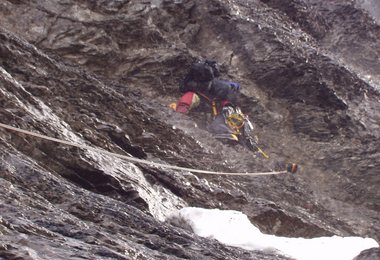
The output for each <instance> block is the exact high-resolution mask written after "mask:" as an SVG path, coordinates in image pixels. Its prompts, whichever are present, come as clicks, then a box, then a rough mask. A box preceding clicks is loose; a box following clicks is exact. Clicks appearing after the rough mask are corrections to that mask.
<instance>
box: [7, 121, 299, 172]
mask: <svg viewBox="0 0 380 260" xmlns="http://www.w3.org/2000/svg"><path fill="white" fill-rule="evenodd" d="M0 127H2V128H5V129H8V130H12V131H16V132H19V133H23V134H26V135H30V136H34V137H39V138H42V139H45V140H49V141H52V142H56V143H61V144H65V145H69V146H74V147H78V148H82V149H87V150H92V151H95V152H99V153H103V154H107V155H110V156H114V157H118V158H121V159H124V160H127V161H131V162H135V163H141V164H147V165H150V166H155V167H162V168H167V169H172V170H180V171H188V172H193V173H204V174H213V175H235V176H263V175H276V174H282V173H287V172H292V171H290V170H289V166H288V169H287V170H284V171H272V172H215V171H206V170H198V169H192V168H186V167H179V166H175V165H167V164H162V163H156V162H151V161H148V160H142V159H138V158H134V157H129V156H125V155H122V154H118V153H112V152H108V151H106V150H103V149H100V148H95V147H91V146H87V145H81V144H76V143H73V142H69V141H65V140H61V139H57V138H53V137H50V136H46V135H41V134H37V133H34V132H31V131H27V130H23V129H20V128H16V127H13V126H10V125H5V124H2V123H0ZM292 173H294V172H292Z"/></svg>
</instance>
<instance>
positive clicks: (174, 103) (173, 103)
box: [169, 102, 177, 111]
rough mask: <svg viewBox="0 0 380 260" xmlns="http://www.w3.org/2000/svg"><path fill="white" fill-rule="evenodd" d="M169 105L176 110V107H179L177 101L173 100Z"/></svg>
mask: <svg viewBox="0 0 380 260" xmlns="http://www.w3.org/2000/svg"><path fill="white" fill-rule="evenodd" d="M169 107H170V108H171V109H173V110H174V111H176V109H177V102H172V103H170V104H169Z"/></svg>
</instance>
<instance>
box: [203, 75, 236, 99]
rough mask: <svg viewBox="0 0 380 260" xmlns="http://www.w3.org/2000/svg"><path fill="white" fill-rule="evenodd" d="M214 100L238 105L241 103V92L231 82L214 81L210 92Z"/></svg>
mask: <svg viewBox="0 0 380 260" xmlns="http://www.w3.org/2000/svg"><path fill="white" fill-rule="evenodd" d="M209 93H210V95H211V96H212V98H216V99H220V100H228V101H230V102H231V103H232V104H233V105H237V104H238V101H239V96H240V91H239V89H238V88H236V87H235V86H234V85H233V84H231V82H228V81H224V80H220V79H214V80H213V81H212V84H211V88H210V91H209Z"/></svg>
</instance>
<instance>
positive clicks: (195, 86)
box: [179, 61, 216, 93]
mask: <svg viewBox="0 0 380 260" xmlns="http://www.w3.org/2000/svg"><path fill="white" fill-rule="evenodd" d="M212 66H213V64H212V63H211V64H209V62H207V61H205V62H196V63H193V64H192V66H191V68H190V70H189V73H188V74H187V75H186V77H185V80H184V81H183V83H182V85H181V86H180V89H179V90H180V92H182V93H184V92H187V91H193V92H202V93H207V92H208V91H209V88H210V86H211V81H212V80H213V79H214V77H215V76H214V69H213V67H212ZM215 66H216V65H215Z"/></svg>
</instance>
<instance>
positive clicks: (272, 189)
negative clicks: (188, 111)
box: [0, 0, 380, 259]
mask: <svg viewBox="0 0 380 260" xmlns="http://www.w3.org/2000/svg"><path fill="white" fill-rule="evenodd" d="M369 7H373V8H372V9H371V8H369ZM376 8H377V9H376ZM378 8H379V4H378V3H377V2H376V1H372V2H371V1H359V0H358V1H357V2H355V1H338V0H333V1H328V2H326V1H322V0H292V1H287V3H284V1H280V0H261V1H259V0H252V1H240V0H228V1H227V0H209V1H200V0H199V1H198V0H193V1H190V0H180V1H177V0H176V1H174V0H173V1H170V0H162V1H160V0H156V1H140V0H139V1H137V0H117V1H116V0H114V1H104V0H81V1H71V0H52V1H43V0H33V1H23V0H8V1H1V3H0V14H1V15H0V22H1V25H0V102H1V109H0V115H1V117H0V118H1V123H3V124H8V125H12V126H15V127H19V128H22V129H25V130H29V131H33V132H36V133H40V134H43V135H47V136H51V137H55V138H59V139H63V140H66V141H69V142H72V143H75V144H77V145H87V146H91V147H96V148H101V149H104V150H107V151H111V152H114V153H118V154H123V155H127V156H132V157H135V158H140V159H149V160H151V161H154V162H159V163H165V164H171V165H179V166H185V167H192V168H196V169H208V170H215V171H239V172H241V171H249V172H253V171H267V170H272V169H274V170H276V169H282V168H281V167H283V166H284V164H285V163H286V162H296V163H298V164H300V165H301V170H300V172H299V174H296V175H278V176H272V177H258V178H250V177H226V176H209V175H205V174H192V173H189V172H181V171H174V170H168V169H164V168H157V167H151V166H149V165H144V164H136V163H131V162H129V161H126V160H122V159H118V158H115V157H113V156H110V155H106V154H102V153H98V152H95V151H92V150H87V149H83V148H76V147H71V146H67V145H63V144H57V143H54V142H51V141H46V140H43V139H40V138H36V137H31V136H28V135H25V134H20V133H16V132H12V131H8V130H5V129H1V130H0V147H1V149H0V186H1V190H2V192H1V193H0V201H1V205H0V207H1V214H0V234H1V238H0V259H1V258H4V259H16V258H17V259H29V258H37V257H40V258H41V259H75V258H88V259H102V258H111V259H178V258H183V259H196V258H200V259H204V258H210V259H286V258H285V257H282V256H280V255H277V254H274V253H268V252H265V253H264V252H249V251H245V250H242V249H237V248H231V247H227V246H224V245H221V244H219V243H217V242H216V241H213V240H207V239H202V238H199V237H196V236H195V235H193V234H192V233H191V232H189V231H188V230H186V229H182V228H179V227H175V226H173V225H170V224H169V223H165V221H164V220H165V218H166V217H167V216H168V215H169V214H170V212H171V211H173V210H175V209H179V208H181V207H184V206H200V207H205V208H215V207H218V208H222V209H234V210H240V211H242V212H244V213H245V214H247V215H248V216H249V218H250V219H251V221H252V222H253V223H254V224H255V225H258V226H259V227H260V229H261V230H262V231H264V232H266V233H271V234H276V235H283V236H292V237H297V236H302V237H315V236H321V235H332V234H336V235H350V236H351V235H356V236H368V237H372V238H374V239H376V240H377V241H378V242H380V236H379V234H380V218H379V212H380V188H379V187H380V179H379V170H378V169H379V168H380V159H379V158H380V130H379V129H380V128H379V124H380V114H379V112H378V111H379V109H380V93H379V92H380V87H379V86H380V84H379V83H380V78H378V75H380V66H379V65H380V59H379V57H380V47H379V46H380V25H379V24H380V22H379V20H378V17H376V16H375V15H374V13H373V12H368V11H367V10H372V11H373V10H378ZM201 57H203V58H206V57H207V58H210V59H215V60H216V61H218V62H219V63H220V64H222V72H223V77H224V78H228V79H231V80H234V81H237V82H239V83H241V85H242V86H243V90H242V91H243V97H242V100H241V102H242V108H243V111H244V112H246V113H247V114H248V115H249V116H250V118H251V119H252V121H253V122H254V124H255V125H256V131H257V135H258V136H259V139H260V143H261V144H262V147H263V149H264V150H265V151H266V152H267V153H268V154H269V156H270V159H268V160H266V159H264V158H263V157H261V156H260V155H259V154H254V153H252V152H250V151H248V150H245V149H244V148H243V147H230V146H227V145H224V144H222V143H220V142H218V141H216V140H214V139H213V138H212V137H211V135H210V134H209V133H208V132H207V131H205V130H204V128H203V127H201V124H199V127H198V126H197V125H196V124H195V123H194V122H198V121H197V120H198V119H197V118H192V116H191V115H190V116H184V115H178V114H175V113H174V112H172V111H171V110H170V109H169V108H168V104H169V103H170V102H171V101H174V100H176V99H177V98H178V97H179V93H178V92H177V89H178V84H179V82H180V81H181V79H182V77H183V76H184V74H185V73H186V70H187V68H188V66H189V65H190V64H191V62H192V61H194V60H196V59H198V58H201ZM198 123H201V122H198ZM373 252H374V253H373V254H375V253H376V251H373ZM366 255H369V253H368V252H363V257H366ZM360 257H361V256H358V259H362V258H360ZM363 259H364V258H363ZM365 259H367V258H365Z"/></svg>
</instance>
